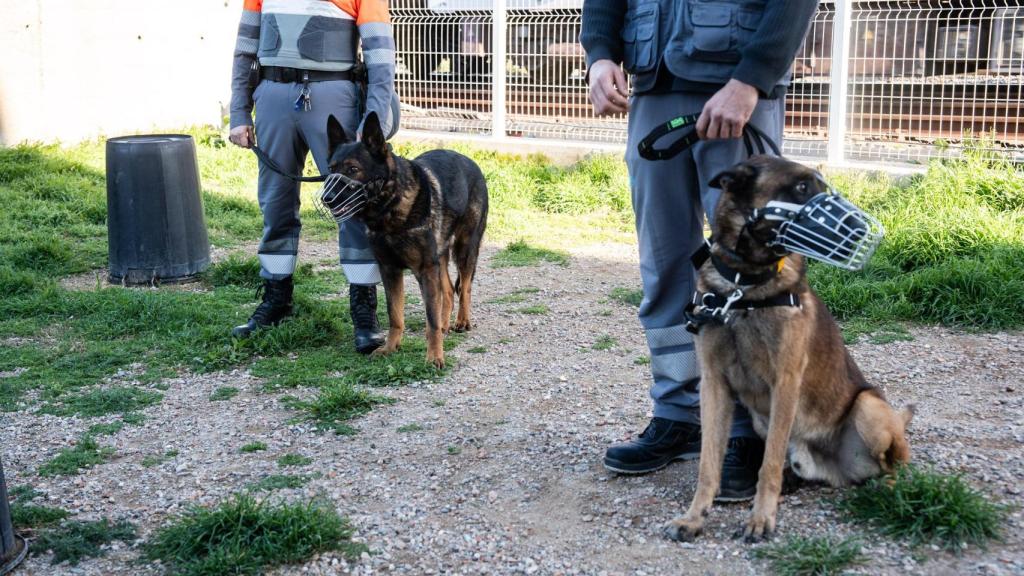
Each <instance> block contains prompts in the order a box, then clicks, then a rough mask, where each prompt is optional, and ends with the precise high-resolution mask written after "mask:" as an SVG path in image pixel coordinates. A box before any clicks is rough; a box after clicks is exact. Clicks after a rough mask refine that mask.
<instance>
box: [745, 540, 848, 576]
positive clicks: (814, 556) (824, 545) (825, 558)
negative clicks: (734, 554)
mask: <svg viewBox="0 0 1024 576" xmlns="http://www.w3.org/2000/svg"><path fill="white" fill-rule="evenodd" d="M754 557H755V558H761V559H763V560H767V561H768V563H769V565H770V566H771V568H772V571H773V572H774V573H775V574H778V575H779V576H833V575H838V574H841V573H842V572H843V570H844V569H846V568H847V567H849V566H851V565H854V564H860V563H863V562H864V560H865V559H864V556H863V555H862V554H861V544H860V542H858V541H856V540H852V539H846V540H838V539H836V538H832V537H820V536H819V537H805V536H790V537H789V538H787V539H786V540H785V541H783V542H780V543H777V544H771V545H768V546H762V547H760V548H757V549H755V550H754Z"/></svg>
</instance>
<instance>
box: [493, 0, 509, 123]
mask: <svg viewBox="0 0 1024 576" xmlns="http://www.w3.org/2000/svg"><path fill="white" fill-rule="evenodd" d="M507 7H508V6H507V0H494V15H493V19H492V20H493V25H494V31H493V33H492V34H491V39H492V42H491V46H492V47H493V48H492V53H491V81H492V82H493V84H492V87H491V137H492V138H495V139H499V140H500V139H503V138H505V135H506V133H507V132H506V130H505V123H506V118H505V84H506V81H507V75H506V74H505V62H506V61H507V60H508V43H507V41H506V37H507V32H508V11H507V10H506V8H507Z"/></svg>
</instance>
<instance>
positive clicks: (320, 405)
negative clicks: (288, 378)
mask: <svg viewBox="0 0 1024 576" xmlns="http://www.w3.org/2000/svg"><path fill="white" fill-rule="evenodd" d="M394 401H395V400H394V399H392V398H388V397H386V396H379V395H376V394H371V393H370V392H367V391H366V390H360V389H359V388H356V387H355V386H353V385H352V384H350V383H348V382H342V381H339V382H333V383H331V384H330V385H327V386H325V387H324V388H322V389H321V390H320V394H319V395H318V396H317V397H316V398H315V399H313V400H309V401H294V402H291V403H290V404H291V405H292V407H293V408H298V409H300V410H303V411H304V412H306V415H307V417H308V418H309V419H310V420H312V421H314V422H316V424H317V426H319V427H320V428H322V429H326V430H334V431H335V432H336V433H338V434H352V433H353V432H354V431H355V430H354V429H353V428H352V427H351V426H349V425H348V424H347V423H346V422H347V421H348V420H351V419H352V418H355V417H356V416H361V415H363V414H366V413H367V412H369V411H370V410H371V409H372V408H373V407H374V406H376V405H377V404H391V403H394Z"/></svg>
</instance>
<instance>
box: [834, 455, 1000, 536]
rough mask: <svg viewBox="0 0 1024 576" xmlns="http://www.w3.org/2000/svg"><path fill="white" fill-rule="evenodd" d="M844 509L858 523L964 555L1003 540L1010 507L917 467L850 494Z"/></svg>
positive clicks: (962, 482)
mask: <svg viewBox="0 0 1024 576" xmlns="http://www.w3.org/2000/svg"><path fill="white" fill-rule="evenodd" d="M840 507H841V508H842V509H843V510H844V511H845V512H846V513H847V514H849V516H850V517H851V519H853V520H859V521H863V522H866V523H870V524H871V525H873V526H874V527H876V528H877V529H878V530H879V531H880V532H882V533H883V534H886V535H888V536H892V537H895V538H901V539H905V540H908V541H909V542H910V543H911V544H912V545H915V546H916V545H920V544H937V545H939V546H941V547H943V548H945V549H947V550H950V551H953V552H959V551H960V550H962V548H963V547H964V546H965V545H967V544H970V545H975V546H982V547H983V546H985V544H986V543H987V542H988V541H990V540H992V539H997V538H999V537H1000V534H1001V525H1002V522H1003V520H1004V518H1005V516H1006V510H1007V509H1006V507H1005V506H1003V505H1000V504H996V503H994V502H991V501H990V500H988V499H987V498H986V497H985V496H984V495H982V494H981V493H980V492H978V491H977V490H975V489H974V488H973V487H971V486H970V485H969V484H968V483H967V481H966V480H964V478H963V477H962V476H959V475H954V476H947V475H944V474H940V473H938V472H935V471H934V470H928V469H922V468H918V467H915V466H909V465H908V466H903V467H901V468H900V469H899V470H898V471H897V473H896V475H895V476H893V477H886V478H876V479H874V480H871V481H869V482H867V483H866V484H864V485H863V486H859V487H857V488H854V489H853V490H851V491H849V493H848V494H847V495H846V497H845V498H844V499H843V500H842V501H841V502H840Z"/></svg>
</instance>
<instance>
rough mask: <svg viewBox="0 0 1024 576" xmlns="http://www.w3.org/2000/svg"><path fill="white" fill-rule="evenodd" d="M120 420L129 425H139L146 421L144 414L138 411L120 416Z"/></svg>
mask: <svg viewBox="0 0 1024 576" xmlns="http://www.w3.org/2000/svg"><path fill="white" fill-rule="evenodd" d="M121 421H122V422H124V423H125V424H127V425H129V426H141V425H142V423H143V422H145V421H146V415H145V414H140V413H138V412H129V413H127V414H125V415H124V416H122V417H121Z"/></svg>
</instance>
